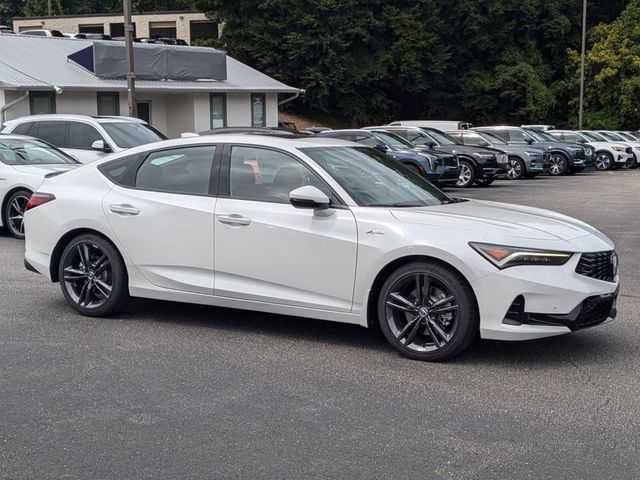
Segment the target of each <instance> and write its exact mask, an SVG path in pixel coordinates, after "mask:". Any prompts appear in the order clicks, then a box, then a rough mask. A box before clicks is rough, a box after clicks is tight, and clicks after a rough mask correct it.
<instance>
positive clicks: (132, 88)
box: [122, 0, 138, 117]
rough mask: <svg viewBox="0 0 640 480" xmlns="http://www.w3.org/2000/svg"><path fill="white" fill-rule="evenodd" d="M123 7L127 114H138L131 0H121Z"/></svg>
mask: <svg viewBox="0 0 640 480" xmlns="http://www.w3.org/2000/svg"><path fill="white" fill-rule="evenodd" d="M122 7H123V9H124V40H125V47H124V49H125V55H126V60H127V103H128V104H129V116H130V117H137V116H138V105H137V104H136V74H135V72H134V68H133V23H132V22H131V0H123V1H122Z"/></svg>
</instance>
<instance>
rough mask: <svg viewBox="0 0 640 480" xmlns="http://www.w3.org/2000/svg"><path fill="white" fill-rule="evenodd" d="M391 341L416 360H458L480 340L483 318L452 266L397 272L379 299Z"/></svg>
mask: <svg viewBox="0 0 640 480" xmlns="http://www.w3.org/2000/svg"><path fill="white" fill-rule="evenodd" d="M378 320H379V322H380V327H381V329H382V332H383V334H384V336H385V337H386V339H387V341H388V342H389V343H390V344H391V346H392V347H393V348H395V349H396V350H398V351H399V352H400V353H402V354H403V355H406V356H407V357H409V358H413V359H416V360H443V359H445V358H450V357H452V356H454V355H457V354H458V353H460V352H461V351H463V350H464V349H465V348H467V347H468V346H469V344H470V343H471V342H472V341H473V340H474V339H475V338H476V336H477V332H478V313H477V307H476V304H475V299H474V298H473V295H472V293H471V292H470V290H469V288H468V287H467V286H466V282H464V280H463V279H462V278H461V277H460V275H459V274H458V273H457V272H455V271H453V270H451V269H450V268H448V267H445V266H442V265H439V264H431V263H426V262H417V263H412V264H408V265H405V266H404V267H401V268H399V269H398V270H396V271H395V272H394V273H393V274H392V275H391V276H390V277H389V278H388V279H387V281H386V282H385V284H384V285H383V287H382V290H381V293H380V296H379V299H378Z"/></svg>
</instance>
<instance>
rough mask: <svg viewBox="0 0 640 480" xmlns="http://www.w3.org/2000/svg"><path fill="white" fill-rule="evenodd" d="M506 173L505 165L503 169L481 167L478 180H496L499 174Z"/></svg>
mask: <svg viewBox="0 0 640 480" xmlns="http://www.w3.org/2000/svg"><path fill="white" fill-rule="evenodd" d="M506 171H507V167H506V165H505V167H504V169H503V168H502V167H497V168H496V167H482V168H481V169H480V172H479V173H480V175H479V177H480V178H496V177H497V176H498V175H500V174H501V173H505V172H506Z"/></svg>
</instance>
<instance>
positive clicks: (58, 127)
mask: <svg viewBox="0 0 640 480" xmlns="http://www.w3.org/2000/svg"><path fill="white" fill-rule="evenodd" d="M2 133H15V134H19V135H29V136H30V137H36V138H40V139H42V140H44V141H46V142H48V143H50V144H51V145H55V146H56V147H58V148H59V149H61V150H63V151H64V152H66V153H68V154H69V155H72V156H73V157H74V158H77V159H78V160H80V162H82V163H89V162H94V161H96V160H99V159H100V158H103V157H105V156H106V155H108V154H110V153H117V152H122V151H124V150H127V149H129V148H132V147H138V146H140V145H146V144H148V143H153V142H159V141H161V140H166V139H167V137H166V136H165V135H164V134H163V133H161V132H159V131H158V130H156V129H155V128H153V127H152V126H151V125H149V124H148V123H146V122H144V121H143V120H140V119H137V118H131V117H100V116H98V117H91V116H88V115H63V114H51V115H30V116H27V117H21V118H17V119H15V120H9V121H7V122H5V124H4V128H3V129H2Z"/></svg>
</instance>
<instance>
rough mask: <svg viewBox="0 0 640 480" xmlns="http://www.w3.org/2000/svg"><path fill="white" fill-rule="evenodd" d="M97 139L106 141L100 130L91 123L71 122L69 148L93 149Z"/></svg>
mask: <svg viewBox="0 0 640 480" xmlns="http://www.w3.org/2000/svg"><path fill="white" fill-rule="evenodd" d="M96 140H102V141H104V138H102V135H100V132H98V130H96V129H95V128H94V127H92V126H91V125H88V124H86V123H82V122H69V141H68V142H67V148H73V149H76V150H91V145H92V144H93V142H95V141H96Z"/></svg>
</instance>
